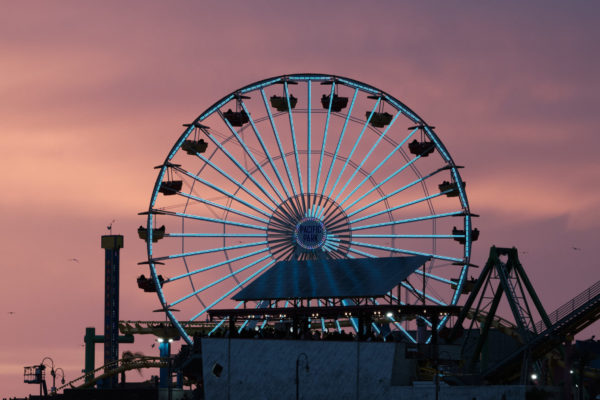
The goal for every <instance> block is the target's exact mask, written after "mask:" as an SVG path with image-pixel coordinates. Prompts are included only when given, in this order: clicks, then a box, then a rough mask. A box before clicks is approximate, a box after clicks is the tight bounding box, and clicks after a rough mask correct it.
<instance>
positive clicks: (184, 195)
mask: <svg viewBox="0 0 600 400" xmlns="http://www.w3.org/2000/svg"><path fill="white" fill-rule="evenodd" d="M177 194H179V195H181V196H183V197H186V198H188V199H191V200H194V201H197V202H199V203H203V204H206V205H209V206H212V207H215V208H220V209H221V210H224V211H227V212H231V213H233V214H237V215H241V216H242V217H246V218H250V219H253V220H255V221H259V222H264V223H265V224H268V223H269V221H268V220H266V219H264V218H260V217H257V216H256V215H252V214H248V213H245V212H243V211H240V210H236V209H235V208H230V207H227V206H224V205H222V204H218V203H215V202H213V201H210V200H205V199H202V198H200V197H196V196H194V195H192V194H189V193H185V192H178V193H177Z"/></svg>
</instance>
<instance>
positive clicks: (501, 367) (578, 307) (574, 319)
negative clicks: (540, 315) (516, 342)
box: [484, 281, 600, 381]
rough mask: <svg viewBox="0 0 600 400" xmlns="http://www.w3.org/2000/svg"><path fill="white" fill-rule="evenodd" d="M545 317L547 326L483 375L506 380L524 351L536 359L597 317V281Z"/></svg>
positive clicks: (599, 306) (599, 300)
mask: <svg viewBox="0 0 600 400" xmlns="http://www.w3.org/2000/svg"><path fill="white" fill-rule="evenodd" d="M549 318H550V321H551V322H552V325H551V326H549V327H548V328H547V329H545V330H543V331H542V332H541V333H540V334H539V335H537V336H535V337H533V338H532V339H531V340H529V341H528V342H527V343H525V344H524V345H523V346H521V347H520V348H519V349H518V350H516V351H515V352H513V353H512V354H511V355H509V356H508V357H506V358H505V359H504V360H502V361H500V362H499V363H498V364H496V365H495V366H493V367H492V368H490V369H488V370H487V371H485V372H484V376H486V377H487V378H488V379H491V380H494V381H498V380H507V379H508V380H510V379H511V378H512V377H513V376H514V375H515V371H518V370H519V368H518V366H519V364H521V362H522V361H523V357H524V355H526V354H527V352H528V353H529V355H530V357H531V359H532V360H536V359H539V358H540V357H543V356H544V355H545V354H547V353H548V352H550V351H551V350H552V349H553V348H555V347H557V346H559V345H560V344H561V343H562V342H563V341H565V340H571V339H572V338H573V336H575V335H576V334H577V333H579V332H581V331H582V330H583V329H585V328H587V327H588V326H589V325H591V324H592V323H594V322H595V321H597V320H598V319H600V281H598V282H596V283H595V284H593V285H592V286H590V287H589V288H588V289H586V290H584V291H583V292H581V293H580V294H579V295H577V296H575V297H574V298H573V299H572V300H570V301H568V302H567V303H565V304H563V305H562V306H561V307H559V308H558V309H557V310H556V311H554V312H553V313H550V314H549ZM536 326H539V327H540V328H541V327H543V326H545V325H543V323H542V322H538V323H537V324H536ZM540 330H541V329H540Z"/></svg>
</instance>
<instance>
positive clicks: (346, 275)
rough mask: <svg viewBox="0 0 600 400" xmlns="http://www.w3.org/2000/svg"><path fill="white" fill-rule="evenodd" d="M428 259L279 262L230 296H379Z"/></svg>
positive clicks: (254, 298) (243, 298) (424, 257)
mask: <svg viewBox="0 0 600 400" xmlns="http://www.w3.org/2000/svg"><path fill="white" fill-rule="evenodd" d="M427 260H429V257H426V256H407V257H382V258H356V259H340V260H325V259H322V260H308V261H297V260H292V261H280V262H278V263H277V264H275V266H274V267H272V268H271V269H269V270H268V271H267V272H265V273H264V274H262V275H261V276H259V277H258V278H257V279H255V280H254V281H253V282H252V283H250V285H248V286H247V287H245V288H244V289H242V290H241V291H239V292H238V293H237V294H236V295H234V296H233V299H234V300H237V301H254V300H287V299H315V298H320V299H323V298H352V297H381V296H384V295H385V294H386V293H388V292H390V290H392V289H393V288H394V287H395V286H397V285H398V284H399V283H400V282H402V281H403V280H405V279H406V278H407V277H408V276H409V275H410V274H412V273H413V272H414V271H415V270H416V269H418V268H419V267H420V266H422V265H423V264H424V263H425V262H426V261H427Z"/></svg>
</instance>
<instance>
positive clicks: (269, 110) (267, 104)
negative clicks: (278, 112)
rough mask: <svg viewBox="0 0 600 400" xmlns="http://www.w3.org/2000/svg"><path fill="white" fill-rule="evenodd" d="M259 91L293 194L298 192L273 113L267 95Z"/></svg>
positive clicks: (261, 90)
mask: <svg viewBox="0 0 600 400" xmlns="http://www.w3.org/2000/svg"><path fill="white" fill-rule="evenodd" d="M260 93H261V95H262V99H263V102H264V104H265V109H266V110H267V115H268V116H269V121H270V122H271V129H273V134H274V135H275V140H276V141H277V147H278V148H279V154H281V160H282V161H283V166H284V167H285V172H286V173H287V177H288V180H289V181H290V186H291V187H292V192H294V195H296V194H298V192H297V191H296V185H295V184H294V179H293V178H292V172H291V171H290V167H289V166H288V163H287V158H286V156H285V152H284V151H283V146H282V145H281V140H280V138H279V133H278V132H277V127H276V126H275V120H274V119H273V114H272V113H271V108H269V103H268V101H267V95H266V94H265V91H264V90H263V89H260Z"/></svg>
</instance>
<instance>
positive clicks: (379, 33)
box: [0, 1, 600, 397]
mask: <svg viewBox="0 0 600 400" xmlns="http://www.w3.org/2000/svg"><path fill="white" fill-rule="evenodd" d="M297 4H298V5H291V3H289V2H273V1H270V2H269V1H258V2H251V3H249V2H235V3H234V2H227V3H226V4H222V5H221V4H219V5H216V4H215V3H213V4H211V5H206V4H205V3H203V4H200V3H197V2H183V1H181V2H170V3H168V4H167V3H163V2H153V1H143V2H142V1H131V2H126V3H125V4H123V3H122V2H116V1H113V2H102V3H95V2H94V3H92V2H87V3H82V2H76V1H70V2H68V1H64V2H61V3H48V2H42V1H37V2H35V1H31V2H30V1H24V2H5V3H4V4H3V6H2V12H0V54H1V55H2V56H1V57H0V132H1V135H0V155H1V156H0V163H1V166H2V170H3V171H4V172H3V174H2V175H1V182H2V186H3V187H4V191H3V195H2V197H1V198H0V210H1V216H2V221H3V226H4V230H3V233H2V234H1V239H0V240H1V242H2V252H3V258H2V266H3V268H2V271H3V279H1V280H0V282H1V283H0V288H1V290H0V324H1V325H2V330H1V332H2V333H1V334H0V335H1V336H0V339H1V340H0V388H1V392H0V395H1V396H3V397H8V396H22V395H25V394H29V393H35V390H36V388H35V387H34V386H29V385H25V384H23V378H22V372H23V366H26V365H33V364H36V363H39V362H40V361H41V359H42V358H43V357H45V356H50V357H52V358H53V359H54V361H55V362H56V365H57V366H60V367H62V368H63V369H64V370H65V372H66V374H67V378H71V379H72V378H75V377H76V376H79V371H80V370H81V369H82V368H83V357H84V354H83V347H81V346H82V344H83V335H84V331H85V327H87V326H96V328H97V330H98V332H99V333H100V332H101V331H102V328H101V327H102V319H103V279H104V275H103V262H104V260H103V250H102V249H101V248H100V235H102V234H105V233H107V231H106V229H105V228H106V225H108V224H109V223H110V222H111V220H113V219H115V220H116V222H115V223H114V232H115V233H120V234H123V235H125V248H124V249H123V250H122V265H121V270H122V272H121V280H122V284H121V299H122V300H121V305H122V306H121V319H131V320H148V319H154V318H157V317H158V314H153V313H152V312H151V311H152V310H153V309H156V308H158V307H159V303H158V300H157V299H156V297H155V296H153V295H152V294H146V293H142V292H141V291H140V290H139V289H138V288H137V286H136V283H135V277H136V276H137V275H139V274H140V273H142V272H146V271H145V270H144V269H142V268H141V267H139V266H138V265H137V262H139V261H142V260H143V259H144V258H145V256H146V255H145V248H144V243H143V242H142V241H140V240H139V239H138V238H137V236H136V232H135V229H136V228H137V226H139V225H140V224H142V223H143V222H144V221H143V218H142V217H139V216H137V213H138V212H139V211H142V210H144V209H145V208H147V205H148V201H149V197H150V194H151V190H152V187H153V184H154V179H155V174H156V171H155V170H154V169H153V167H154V166H155V165H157V164H160V163H161V162H162V160H163V159H164V157H165V155H166V154H167V152H168V151H169V149H170V148H171V146H172V144H173V143H174V141H175V140H176V138H177V137H178V136H179V135H180V134H181V132H182V127H181V123H184V122H190V121H191V120H193V119H194V118H195V117H196V116H197V115H199V114H200V113H201V112H202V111H204V110H205V109H206V108H208V107H209V106H210V105H211V104H212V103H213V102H214V101H216V100H217V99H219V98H220V97H222V96H223V95H225V94H227V93H229V92H231V91H233V90H235V89H237V88H239V87H241V86H244V85H246V84H249V83H251V82H253V81H256V80H260V79H263V78H267V77H270V76H274V75H281V74H286V73H294V72H322V73H329V74H336V75H341V76H347V77H350V78H354V79H357V80H360V81H363V82H366V83H369V84H371V85H373V86H375V87H378V88H381V89H383V90H385V91H386V92H388V93H390V94H392V95H393V96H395V97H396V98H398V99H400V100H401V101H403V102H404V103H405V104H407V105H408V106H409V107H411V108H412V109H413V110H415V111H416V112H417V113H418V114H419V115H420V116H421V117H423V118H424V119H425V120H426V121H427V122H429V123H431V124H433V125H435V126H436V127H437V133H438V135H439V136H440V138H441V139H442V141H443V142H444V143H445V145H446V147H447V148H448V150H449V151H450V153H451V154H452V156H453V158H454V160H455V161H456V162H457V164H459V165H464V166H465V169H464V170H463V171H462V172H461V173H462V175H463V178H464V179H465V180H466V181H467V182H468V186H467V192H468V195H469V201H470V205H471V209H472V211H473V212H475V213H477V214H480V215H481V217H480V218H479V219H478V220H476V226H477V227H478V228H479V229H480V230H481V232H482V233H481V237H480V240H479V241H478V242H476V243H475V250H474V253H473V258H472V260H473V262H474V263H475V264H479V265H483V264H484V263H485V260H486V258H487V253H488V250H489V247H490V246H491V245H492V244H496V245H498V246H516V247H518V248H519V249H520V250H522V251H524V252H526V253H523V254H522V255H521V261H522V263H523V265H524V267H525V268H526V270H527V271H528V273H529V275H530V277H531V279H532V281H533V284H534V286H535V288H536V289H537V290H538V293H539V295H540V298H541V300H542V302H543V303H544V305H545V307H546V310H547V311H552V310H554V309H555V308H556V307H558V306H560V305H561V304H562V303H564V302H565V301H567V300H569V299H570V298H571V297H573V296H574V295H575V294H577V293H579V292H580V291H582V290H584V289H586V288H587V287H588V286H590V285H591V284H593V283H594V282H596V281H597V280H598V279H599V278H600V274H599V273H598V262H597V260H596V258H595V257H594V254H595V251H596V247H597V246H596V245H597V235H596V232H597V229H598V228H600V187H598V185H597V183H598V182H599V181H600V163H599V159H598V156H597V148H598V147H599V146H600V135H598V126H600V114H599V113H598V108H600V96H599V95H598V93H600V83H599V82H600V80H599V79H598V71H599V70H600V53H599V52H598V41H599V39H600V28H599V27H598V25H597V16H598V15H599V14H598V11H600V6H598V4H597V3H592V2H571V3H568V4H567V3H562V2H548V1H543V2H542V1H538V2H533V1H532V2H528V3H527V4H525V5H524V4H523V3H522V2H503V3H502V4H500V3H491V2H486V3H484V2H468V1H465V2H458V1H450V2H448V1H430V2H426V3H424V4H419V5H415V4H414V3H409V2H406V3H404V2H392V1H371V2H316V1H314V2H302V3H297ZM300 4H302V5H300ZM573 247H577V248H580V249H581V250H574V249H573ZM71 258H77V259H78V260H79V263H77V262H74V261H69V259H71ZM9 311H14V312H15V314H12V315H9V314H8V312H9ZM591 334H596V335H597V336H600V330H599V324H598V323H596V324H595V325H593V326H592V327H591V328H589V329H588V330H586V331H585V332H584V334H582V336H581V337H580V338H588V337H589V336H591ZM136 342H137V344H136V345H135V346H132V347H131V348H132V349H135V350H141V351H143V352H145V353H146V354H154V352H155V349H152V348H151V347H150V344H151V342H152V339H151V338H141V337H140V338H136ZM126 348H127V347H125V346H122V348H121V350H123V349H126ZM98 350H100V347H98ZM97 359H98V360H100V359H101V353H100V351H98V354H97ZM132 377H133V375H132Z"/></svg>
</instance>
